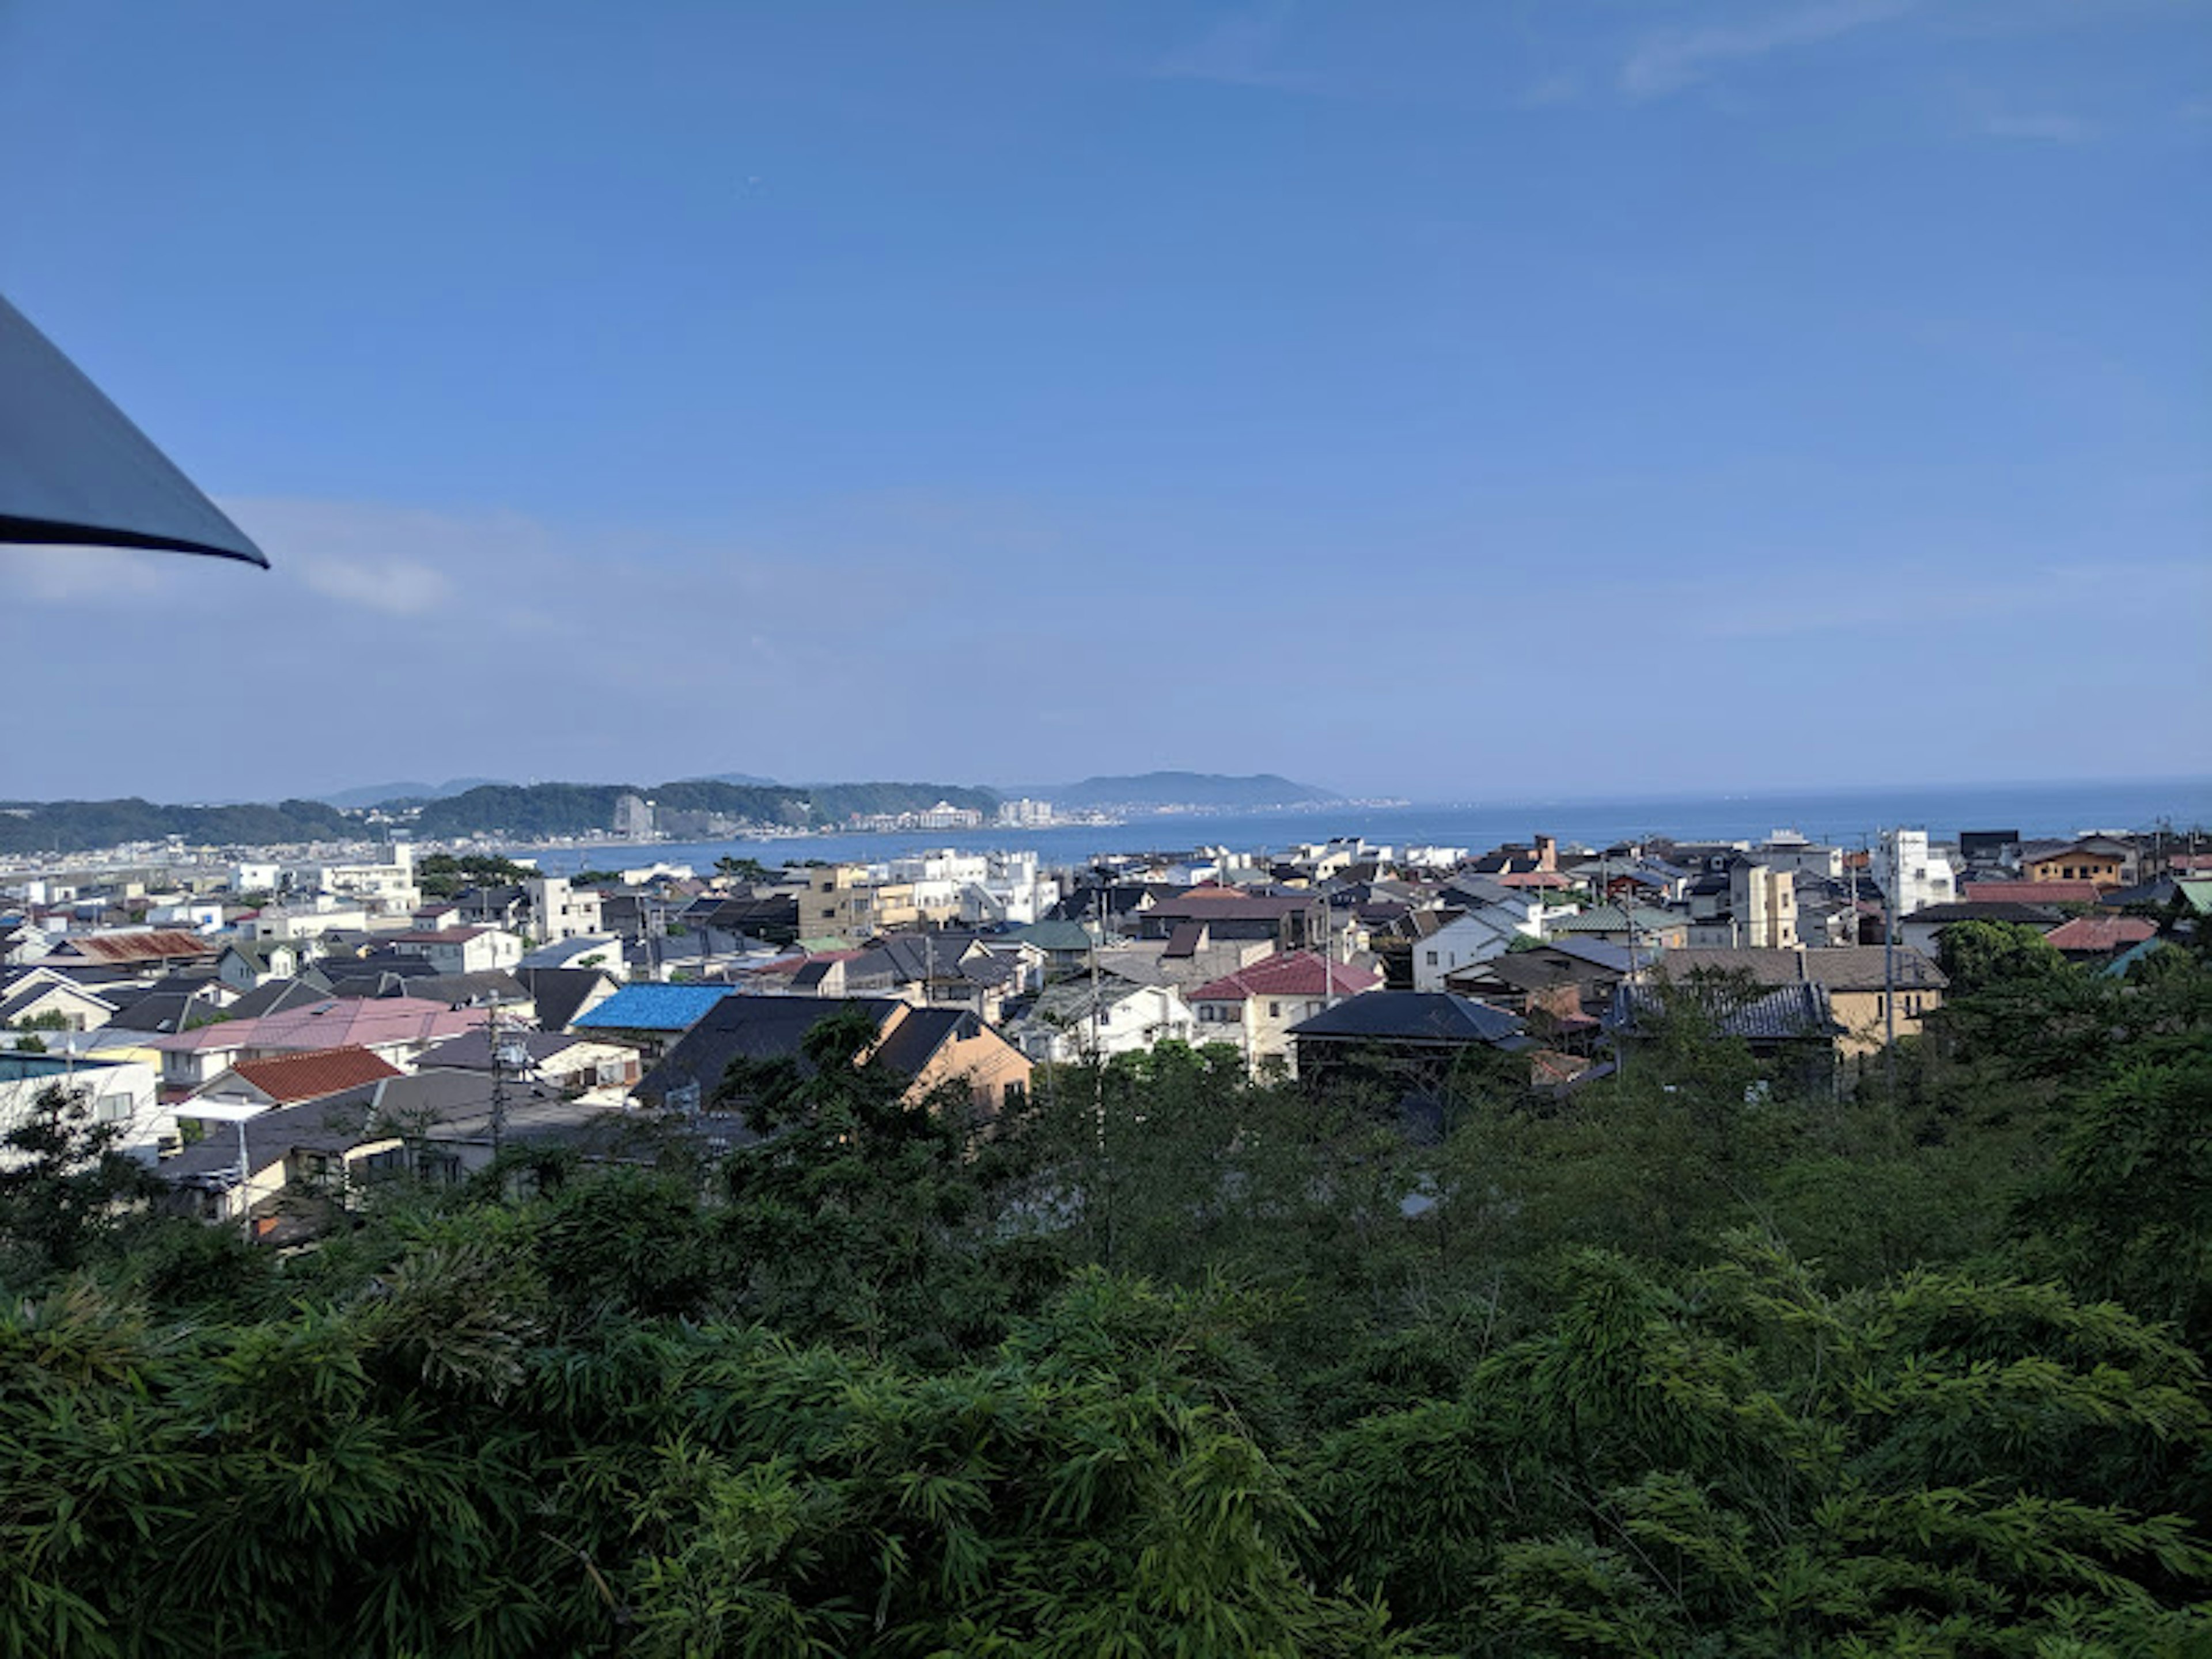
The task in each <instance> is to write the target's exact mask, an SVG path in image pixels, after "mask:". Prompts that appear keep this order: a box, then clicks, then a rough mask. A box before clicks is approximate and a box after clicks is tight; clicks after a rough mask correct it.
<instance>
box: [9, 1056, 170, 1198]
mask: <svg viewBox="0 0 2212 1659" xmlns="http://www.w3.org/2000/svg"><path fill="white" fill-rule="evenodd" d="M53 1089H59V1090H61V1091H63V1092H64V1094H65V1095H71V1096H76V1097H79V1098H81V1099H82V1100H84V1101H86V1102H88V1103H90V1105H91V1108H92V1116H93V1121H94V1122H95V1123H97V1124H100V1125H101V1126H103V1127H113V1128H114V1129H115V1130H116V1131H117V1139H116V1142H115V1147H116V1150H117V1151H118V1152H122V1153H123V1154H125V1156H126V1157H129V1158H135V1159H137V1161H138V1162H139V1163H141V1164H152V1163H154V1162H155V1160H156V1159H158V1158H160V1157H161V1153H162V1152H163V1151H165V1150H166V1149H167V1148H169V1147H172V1146H175V1145H176V1144H177V1139H178V1133H177V1119H176V1115H175V1114H174V1113H173V1112H171V1111H170V1110H169V1109H167V1107H165V1106H163V1105H162V1104H161V1100H160V1096H159V1093H158V1089H157V1085H156V1083H155V1075H154V1068H153V1067H152V1066H149V1065H147V1064H146V1063H145V1062H144V1061H143V1060H93V1059H87V1058H83V1057H81V1056H79V1055H76V1054H26V1053H23V1052H21V1050H14V1051H0V1136H4V1135H7V1134H9V1133H13V1132H14V1131H15V1130H16V1129H18V1128H20V1127H22V1126H23V1124H25V1123H26V1122H27V1121H29V1120H30V1118H31V1116H32V1115H33V1113H34V1112H35V1111H36V1110H37V1109H38V1103H39V1102H40V1099H41V1098H42V1097H44V1096H45V1095H46V1092H47V1091H49V1090H53ZM27 1156H28V1155H27V1154H26V1153H21V1152H12V1151H9V1150H8V1149H6V1148H4V1147H0V1169H4V1168H11V1167H14V1166H15V1165H17V1164H21V1162H22V1161H23V1160H24V1158H26V1157H27Z"/></svg>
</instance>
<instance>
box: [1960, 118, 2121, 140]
mask: <svg viewBox="0 0 2212 1659" xmlns="http://www.w3.org/2000/svg"><path fill="white" fill-rule="evenodd" d="M1982 131H1984V132H1985V133H1987V134H1988V135H1989V136H1990V137H1992V138H2024V139H2027V140H2029V141H2031V142H2033V143H2045V144H2078V143H2082V142H2083V141H2085V140H2087V139H2088V138H2091V137H2094V136H2095V134H2096V131H2097V130H2096V128H2094V127H2093V126H2092V125H2090V124H2089V123H2088V122H2087V121H2085V120H2083V119H2082V118H2081V117H2080V116H2078V115H2057V114H2048V115H1992V116H1990V117H1989V118H1987V119H1985V120H1984V121H1983V123H1982Z"/></svg>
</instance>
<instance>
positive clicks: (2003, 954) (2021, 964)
mask: <svg viewBox="0 0 2212 1659" xmlns="http://www.w3.org/2000/svg"><path fill="white" fill-rule="evenodd" d="M1936 962H1937V964H1938V965H1939V966H1940V967H1941V968H1942V969H1943V973H1944V976H1945V977H1946V978H1948V980H1949V981H1951V994H1953V995H1954V996H1971V995H1972V994H1974V993H1976V992H1978V991H1983V990H1987V989H1990V988H1991V987H1996V986H2000V985H2021V984H2026V985H2028V986H2030V987H2033V985H2035V984H2037V983H2038V982H2039V981H2046V980H2049V979H2051V978H2053V977H2055V976H2057V975H2060V974H2063V973H2064V972H2066V970H2067V966H2068V964H2067V961H2066V958H2065V957H2063V956H2061V955H2059V953H2058V952H2057V950H2056V949H2054V948H2053V947H2052V945H2051V941H2050V940H2048V939H2045V938H2044V936H2043V935H2042V933H2039V931H2037V930H2036V929H2035V928H2033V927H2028V926H2027V924H2026V923H2025V922H2018V921H1956V922H1953V923H1952V924H1951V925H1950V926H1949V927H1946V928H1944V929H1943V931H1942V933H1940V934H1939V935H1938V936H1937V938H1936Z"/></svg>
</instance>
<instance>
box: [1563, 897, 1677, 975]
mask: <svg viewBox="0 0 2212 1659" xmlns="http://www.w3.org/2000/svg"><path fill="white" fill-rule="evenodd" d="M1544 933H1545V937H1546V938H1547V939H1602V940H1603V941H1605V942H1606V943H1607V944H1608V945H1621V946H1623V947H1625V948H1626V949H1628V950H1630V951H1634V952H1635V954H1636V957H1637V959H1638V962H1639V963H1642V962H1649V961H1650V959H1651V958H1652V957H1655V956H1656V955H1657V954H1659V953H1660V952H1661V951H1679V950H1680V949H1682V948H1683V947H1684V946H1685V945H1687V944H1688V943H1689V942H1690V918H1689V917H1688V915H1686V914H1685V913H1684V912H1682V911H1680V910H1658V909H1654V908H1652V907H1651V906H1650V905H1647V904H1594V905H1592V906H1590V908H1588V909H1587V910H1577V911H1575V912H1573V913H1572V914H1571V915H1564V916H1556V917H1553V918H1552V919H1550V920H1548V921H1546V922H1545V924H1544Z"/></svg>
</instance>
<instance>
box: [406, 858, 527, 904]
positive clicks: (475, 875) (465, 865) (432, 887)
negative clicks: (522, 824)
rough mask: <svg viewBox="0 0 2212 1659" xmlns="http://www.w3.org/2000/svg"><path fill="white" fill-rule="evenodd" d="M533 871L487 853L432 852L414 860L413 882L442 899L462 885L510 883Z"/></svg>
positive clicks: (520, 880)
mask: <svg viewBox="0 0 2212 1659" xmlns="http://www.w3.org/2000/svg"><path fill="white" fill-rule="evenodd" d="M537 873H538V872H537V871H535V870H533V869H532V868H531V867H530V866H528V865H525V864H517V863H515V862H514V861H513V860H511V859H503V858H500V857H498V856H496V855H495V854H489V853H462V854H453V853H432V854H428V856H427V857H425V858H422V859H421V860H417V861H416V866H415V882H416V886H418V887H420V888H421V889H422V893H423V896H425V897H427V898H441V899H446V898H451V897H453V895H454V894H456V893H458V892H459V891H460V890H462V889H463V888H465V887H484V886H507V885H513V884H518V883H521V882H525V881H527V880H529V879H530V878H532V877H533V876H535V875H536V874H537Z"/></svg>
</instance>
